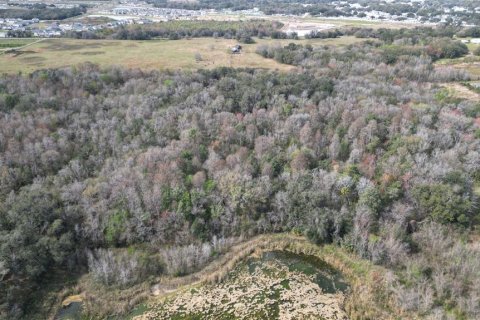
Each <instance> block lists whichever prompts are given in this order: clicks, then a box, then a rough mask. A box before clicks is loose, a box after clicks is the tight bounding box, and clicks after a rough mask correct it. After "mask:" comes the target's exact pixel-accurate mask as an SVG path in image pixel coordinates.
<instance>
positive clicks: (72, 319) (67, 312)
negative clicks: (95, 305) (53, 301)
mask: <svg viewBox="0 0 480 320" xmlns="http://www.w3.org/2000/svg"><path fill="white" fill-rule="evenodd" d="M81 319H82V303H81V302H72V303H70V304H69V305H68V307H64V308H62V309H61V310H60V311H59V312H58V313H57V315H56V317H55V320H81Z"/></svg>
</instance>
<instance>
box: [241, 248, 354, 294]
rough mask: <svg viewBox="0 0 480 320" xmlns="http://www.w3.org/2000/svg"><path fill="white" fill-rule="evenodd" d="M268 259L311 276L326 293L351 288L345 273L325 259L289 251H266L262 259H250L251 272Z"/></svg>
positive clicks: (293, 270) (290, 269) (344, 290)
mask: <svg viewBox="0 0 480 320" xmlns="http://www.w3.org/2000/svg"><path fill="white" fill-rule="evenodd" d="M268 261H274V262H276V263H280V264H282V265H285V266H287V267H288V269H289V271H291V272H301V273H303V274H306V275H308V276H310V277H311V278H312V280H313V282H315V283H316V284H317V285H318V286H319V287H320V288H322V291H323V292H324V293H337V292H346V291H347V290H348V288H349V286H348V283H347V282H346V281H345V279H344V277H343V275H342V274H341V273H340V272H339V271H338V270H336V269H335V268H333V267H332V266H331V265H329V264H328V263H326V262H325V261H323V260H321V259H319V258H317V257H315V256H309V255H305V254H296V253H292V252H289V251H269V252H265V253H264V254H263V255H262V257H261V258H260V259H250V260H249V261H248V267H249V271H250V273H253V272H254V271H255V268H257V267H262V266H263V264H264V263H265V262H268Z"/></svg>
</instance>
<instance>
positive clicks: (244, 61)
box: [0, 37, 362, 73]
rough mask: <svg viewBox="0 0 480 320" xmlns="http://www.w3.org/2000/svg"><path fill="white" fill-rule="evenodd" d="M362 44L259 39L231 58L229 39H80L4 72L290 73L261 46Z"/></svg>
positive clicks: (45, 46)
mask: <svg viewBox="0 0 480 320" xmlns="http://www.w3.org/2000/svg"><path fill="white" fill-rule="evenodd" d="M355 41H362V40H361V39H356V38H354V37H342V38H338V39H326V40H322V39H309V40H305V39H304V40H271V39H256V43H254V44H248V45H243V51H242V53H241V54H238V55H232V54H230V48H231V47H232V46H234V45H235V44H236V43H237V42H236V41H235V40H228V39H214V38H194V39H190V40H188V39H182V40H148V41H133V40H126V41H119V40H75V39H46V40H43V41H41V42H38V43H35V44H32V45H30V46H28V47H26V48H24V49H21V50H18V51H16V52H11V53H4V54H1V55H0V73H17V72H23V73H30V72H32V71H35V70H38V69H45V68H57V67H65V66H72V65H77V64H80V63H85V62H92V63H96V64H100V65H102V66H107V65H121V66H124V67H128V68H140V69H145V70H152V69H199V68H214V67H234V68H243V67H250V68H266V69H278V70H280V71H288V70H291V69H292V68H293V67H292V66H288V65H283V64H280V63H278V62H276V61H274V60H272V59H265V58H263V57H261V56H260V55H258V54H256V53H255V50H256V47H257V46H258V45H261V44H275V43H279V44H281V45H286V44H288V43H290V42H296V43H301V44H307V43H310V44H312V45H313V46H318V45H325V44H332V45H335V44H336V45H346V44H350V43H353V42H355Z"/></svg>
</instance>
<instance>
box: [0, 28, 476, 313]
mask: <svg viewBox="0 0 480 320" xmlns="http://www.w3.org/2000/svg"><path fill="white" fill-rule="evenodd" d="M422 30H423V29H422ZM422 30H420V29H418V30H417V34H415V30H410V31H408V32H407V31H391V33H389V32H387V31H385V30H384V31H381V30H377V31H373V30H370V31H369V32H370V36H371V37H372V38H375V39H374V40H371V39H370V40H366V41H365V42H362V43H358V44H353V45H349V46H345V47H334V46H320V47H316V48H313V47H312V46H299V45H295V44H291V45H288V46H284V47H278V46H277V47H275V46H271V47H264V48H262V49H261V50H259V53H260V54H262V55H265V56H266V57H269V58H274V59H277V60H278V61H280V62H282V63H289V64H293V65H296V66H298V71H295V72H291V73H280V72H276V71H267V70H253V69H230V68H221V69H214V70H199V71H162V72H159V71H150V72H146V71H140V70H128V69H122V68H119V67H110V68H103V67H98V66H95V65H90V64H85V65H81V66H77V67H71V68H64V69H56V70H42V71H37V72H34V73H32V74H29V75H3V76H2V77H1V78H0V317H4V318H8V319H14V318H21V317H24V318H26V319H31V318H32V314H31V312H32V310H33V309H31V305H30V304H31V300H30V299H29V298H30V297H32V295H33V294H34V293H35V292H37V291H38V289H39V287H41V285H42V279H43V277H44V276H45V275H46V274H50V273H54V272H60V271H67V272H73V271H77V272H78V271H79V270H88V272H90V273H91V275H92V277H93V278H95V279H96V280H97V281H98V282H99V283H102V284H103V285H105V286H112V287H120V288H126V287H128V286H130V285H133V284H135V283H139V282H141V281H144V280H145V279H147V278H148V277H149V276H151V275H158V274H172V275H181V274H186V273H189V272H192V271H193V270H195V269H198V268H200V267H201V266H202V265H204V263H205V261H208V259H209V257H210V255H211V254H212V252H214V251H215V250H217V252H221V251H222V250H224V249H222V248H225V247H227V246H228V244H229V241H231V240H229V239H230V238H231V237H237V236H244V237H251V236H253V235H256V234H261V233H272V232H282V231H292V232H295V233H300V234H303V235H305V236H307V237H308V238H309V239H310V240H311V241H313V242H315V243H319V244H321V243H335V244H337V245H339V246H343V247H345V248H347V249H348V250H350V251H351V252H354V253H356V254H357V255H358V256H360V257H363V258H366V259H370V260H371V261H373V262H374V263H377V264H382V265H384V266H386V267H388V268H391V270H392V274H391V279H390V282H389V283H388V284H387V285H388V286H389V290H390V292H391V294H392V297H393V299H394V301H395V303H396V304H397V305H398V306H399V308H400V309H402V310H405V311H413V312H417V313H418V314H420V315H422V316H425V317H426V316H432V317H433V316H437V317H442V316H445V317H446V316H447V315H448V314H450V313H452V312H454V313H455V314H458V315H459V316H460V317H463V318H470V319H475V318H479V317H480V306H479V305H478V297H479V295H480V287H479V282H478V279H479V273H480V254H479V252H478V250H476V249H475V248H474V247H473V246H471V245H470V244H469V243H468V241H460V240H459V239H465V238H466V237H467V235H468V232H469V231H470V230H472V229H474V228H475V227H476V226H477V225H478V223H479V217H480V216H479V205H478V201H479V194H478V189H476V188H478V185H479V183H480V123H479V119H480V105H479V104H478V103H477V102H474V101H469V100H465V99H459V98H456V97H454V96H452V95H450V94H449V92H448V90H445V89H443V88H442V86H441V84H442V83H445V82H449V81H454V80H455V81H456V80H468V79H469V75H468V74H466V73H465V72H464V71H461V70H457V69H452V68H447V67H444V68H434V67H433V64H432V59H436V58H439V57H441V56H438V54H440V55H444V56H445V55H448V54H453V55H455V56H457V55H463V54H465V48H464V46H462V45H461V44H459V43H458V42H455V41H453V40H451V39H450V38H445V34H444V33H443V31H441V30H440V31H435V32H431V33H430V35H429V36H426V35H425V33H427V31H428V30H427V31H425V30H423V31H422ZM357 31H358V30H357ZM402 32H403V33H402ZM392 33H395V35H394V36H391V35H392ZM373 35H375V36H373ZM392 46H398V50H397V49H395V50H391V49H392ZM402 48H403V49H402ZM400 49H402V50H400ZM399 50H400V51H399ZM395 52H401V54H395V55H393V53H395ZM452 52H453V53H452ZM212 243H213V244H212ZM167 247H168V249H166V250H162V249H161V248H167ZM191 259H196V260H195V261H190V260H191ZM178 261H189V263H188V264H182V263H176V262H178ZM185 265H188V267H185Z"/></svg>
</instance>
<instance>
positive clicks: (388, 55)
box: [256, 38, 469, 66]
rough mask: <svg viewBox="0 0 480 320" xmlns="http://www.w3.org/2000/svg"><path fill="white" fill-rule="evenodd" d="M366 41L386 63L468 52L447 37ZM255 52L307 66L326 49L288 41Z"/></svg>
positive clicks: (440, 57) (443, 56)
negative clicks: (427, 40)
mask: <svg viewBox="0 0 480 320" xmlns="http://www.w3.org/2000/svg"><path fill="white" fill-rule="evenodd" d="M366 43H367V44H369V45H370V46H371V47H372V49H373V48H375V49H376V50H377V51H378V52H379V53H380V54H381V59H382V61H383V62H385V63H387V64H394V63H396V62H397V61H398V60H399V59H400V58H402V57H405V56H416V57H421V56H425V57H428V58H430V59H431V60H432V61H436V60H439V59H444V58H447V59H453V58H459V57H462V56H464V55H466V54H467V53H468V52H469V51H468V47H467V46H466V45H465V44H464V43H462V42H460V41H453V40H451V39H448V38H440V39H435V40H432V41H431V42H430V43H428V44H426V45H424V46H420V45H417V46H411V45H381V44H380V43H377V42H371V41H367V42H366ZM354 47H355V46H352V47H351V48H354ZM256 52H257V53H258V54H260V55H261V56H263V57H264V58H269V59H275V60H276V61H278V62H280V63H283V64H291V65H297V66H298V65H303V66H307V65H309V64H311V63H312V62H315V61H316V60H317V59H316V57H319V56H321V55H322V54H326V52H328V49H326V50H325V49H316V50H313V47H312V46H311V45H306V46H303V45H297V44H295V43H290V44H289V45H287V46H280V45H272V46H268V45H260V46H258V47H257V49H256Z"/></svg>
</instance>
